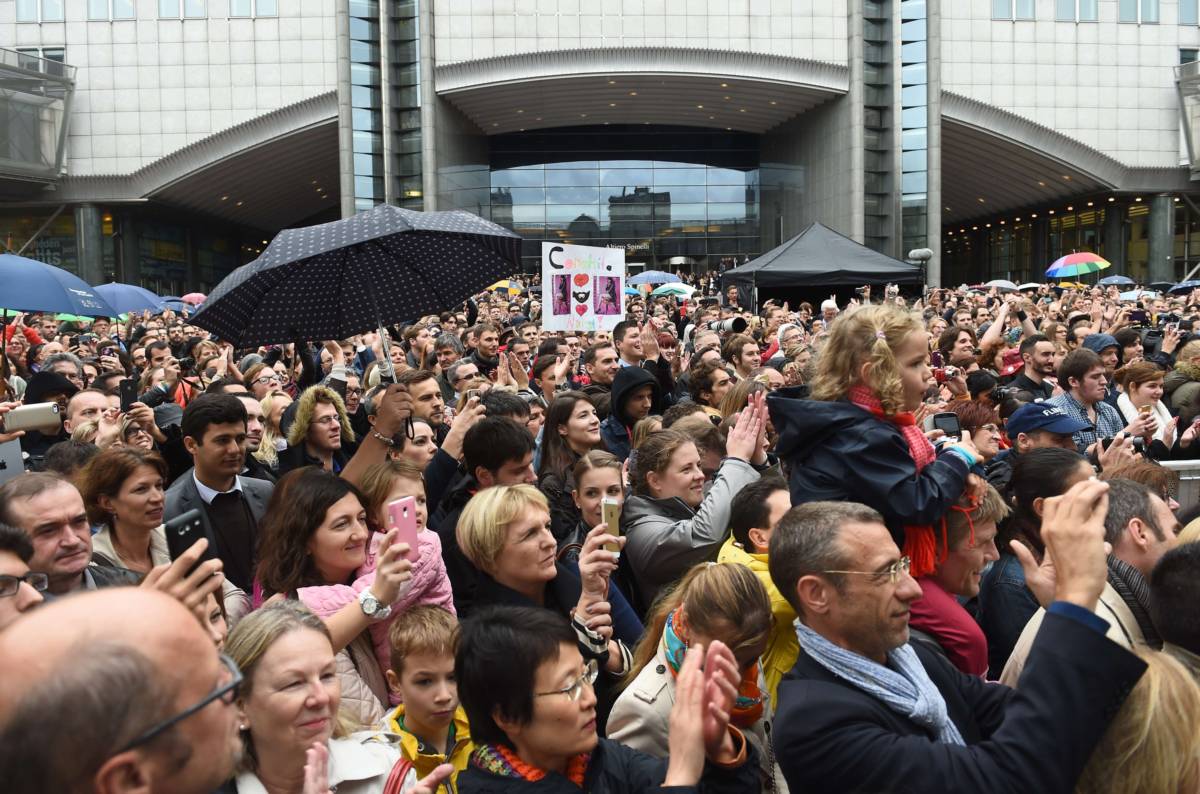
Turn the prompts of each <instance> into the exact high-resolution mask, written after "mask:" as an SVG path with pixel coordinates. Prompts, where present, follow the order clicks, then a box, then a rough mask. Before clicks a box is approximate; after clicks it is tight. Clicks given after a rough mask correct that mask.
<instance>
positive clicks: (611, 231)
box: [481, 125, 761, 270]
mask: <svg viewBox="0 0 1200 794" xmlns="http://www.w3.org/2000/svg"><path fill="white" fill-rule="evenodd" d="M490 143H491V185H490V206H489V207H488V208H481V209H486V210H487V211H488V212H490V217H491V219H492V220H493V221H495V222H496V223H499V224H501V225H503V226H507V227H508V228H511V229H513V230H514V231H516V232H517V233H518V234H520V235H521V236H522V237H524V238H525V240H526V243H525V245H524V247H523V256H524V258H525V266H526V269H527V270H533V269H535V268H536V267H537V263H538V260H539V257H540V256H541V242H542V241H543V240H550V241H555V242H567V243H574V244H577V245H595V246H613V247H621V248H624V249H625V251H626V261H627V262H638V263H643V264H644V265H645V266H646V267H656V268H663V267H670V268H671V269H676V268H679V267H682V268H683V269H685V270H687V269H689V268H690V267H692V266H694V267H695V268H696V269H697V270H703V269H705V268H714V269H715V268H716V267H717V266H718V265H719V264H721V261H722V260H725V264H726V265H728V264H732V263H734V262H735V261H736V262H741V261H743V260H744V259H745V258H746V257H754V256H755V255H757V254H758V253H759V252H760V247H761V240H760V230H759V141H758V136H756V135H750V134H745V133H737V132H730V131H716V130H704V129H695V128H686V127H677V128H676V127H651V126H626V127H620V126H617V125H611V126H604V127H591V128H589V127H571V128H563V129H551V130H538V131H536V132H521V133H512V134H508V135H497V136H494V137H492V138H491V139H490ZM481 214H482V213H481ZM680 257H683V258H686V260H684V259H676V258H680ZM673 259H675V260H676V261H674V262H673V261H672V260H673Z"/></svg>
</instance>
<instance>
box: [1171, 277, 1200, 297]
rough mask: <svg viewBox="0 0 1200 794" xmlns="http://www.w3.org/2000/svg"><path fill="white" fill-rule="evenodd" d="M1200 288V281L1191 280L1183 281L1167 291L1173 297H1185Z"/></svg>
mask: <svg viewBox="0 0 1200 794" xmlns="http://www.w3.org/2000/svg"><path fill="white" fill-rule="evenodd" d="M1198 287H1200V279H1190V280H1189V281H1181V282H1179V283H1178V284H1176V285H1175V286H1173V287H1171V289H1169V290H1167V291H1168V292H1170V293H1171V294H1172V295H1184V294H1186V293H1189V292H1191V291H1192V290H1194V289H1196V288H1198Z"/></svg>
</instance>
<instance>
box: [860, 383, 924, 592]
mask: <svg viewBox="0 0 1200 794" xmlns="http://www.w3.org/2000/svg"><path fill="white" fill-rule="evenodd" d="M847 396H848V397H849V398H850V402H852V403H854V404H855V405H857V406H858V407H859V408H862V409H863V410H864V411H869V412H870V413H871V414H872V415H873V416H874V417H875V418H876V419H879V420H880V421H883V422H890V423H892V424H893V425H895V426H896V428H897V429H899V430H900V433H901V435H903V436H904V440H905V441H906V442H908V454H909V456H910V457H911V458H912V460H913V463H914V464H915V465H916V467H917V473H918V474H920V473H921V470H922V469H924V468H925V467H926V466H928V465H929V464H930V463H933V461H934V460H936V459H937V454H936V453H935V452H934V450H933V444H931V443H929V439H928V438H926V437H925V433H924V432H923V431H922V430H921V428H919V427H917V419H916V417H915V416H913V415H912V414H911V413H907V412H904V413H896V414H892V415H891V416H888V415H887V414H885V413H884V412H883V403H882V402H880V400H879V397H878V396H877V395H876V394H875V392H873V391H871V390H870V389H868V388H867V387H865V386H851V387H850V393H849V394H848V395H847ZM904 553H905V554H906V555H907V556H908V558H909V559H910V560H912V575H913V578H916V577H919V576H925V575H927V574H930V573H933V568H934V564H935V562H936V560H937V540H936V538H935V537H934V533H933V527H931V526H929V525H928V524H924V525H910V524H906V525H905V526H904Z"/></svg>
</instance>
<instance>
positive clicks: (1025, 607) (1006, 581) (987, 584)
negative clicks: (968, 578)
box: [979, 552, 1038, 681]
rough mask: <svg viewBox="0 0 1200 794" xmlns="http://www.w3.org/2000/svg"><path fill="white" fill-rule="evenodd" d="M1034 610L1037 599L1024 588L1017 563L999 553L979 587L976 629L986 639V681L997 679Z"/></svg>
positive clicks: (1023, 574) (1022, 576) (1023, 578)
mask: <svg viewBox="0 0 1200 794" xmlns="http://www.w3.org/2000/svg"><path fill="white" fill-rule="evenodd" d="M1037 609H1038V602H1037V599H1036V598H1034V597H1033V593H1031V592H1030V591H1029V588H1028V587H1026V586H1025V571H1023V570H1022V569H1021V562H1020V560H1018V559H1017V558H1016V556H1015V555H1013V554H1011V553H1009V552H1001V554H1000V559H998V560H996V562H994V563H992V565H991V567H990V568H988V570H987V571H986V572H985V573H984V575H983V580H982V581H981V582H980V585H979V625H980V627H981V628H982V629H983V633H984V634H985V635H986V636H987V643H988V678H989V679H991V680H993V681H994V680H996V679H997V678H999V677H1000V672H1001V671H1002V670H1003V669H1004V664H1005V663H1006V662H1007V661H1008V657H1009V656H1010V655H1011V654H1012V650H1013V648H1014V647H1015V646H1016V644H1017V638H1018V637H1020V636H1021V631H1022V630H1024V628H1025V624H1026V623H1028V622H1029V619H1030V618H1031V617H1033V613H1034V612H1037Z"/></svg>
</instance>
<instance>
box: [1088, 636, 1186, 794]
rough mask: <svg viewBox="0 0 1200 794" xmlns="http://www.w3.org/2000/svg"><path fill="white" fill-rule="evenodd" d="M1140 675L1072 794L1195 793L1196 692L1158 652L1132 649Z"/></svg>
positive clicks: (1179, 666) (1179, 670) (1172, 662)
mask: <svg viewBox="0 0 1200 794" xmlns="http://www.w3.org/2000/svg"><path fill="white" fill-rule="evenodd" d="M1134 652H1135V653H1136V654H1137V655H1138V656H1140V657H1141V658H1142V660H1143V661H1144V662H1146V665H1147V667H1146V672H1145V674H1144V675H1143V676H1142V678H1141V680H1140V681H1138V683H1137V685H1136V686H1135V687H1134V688H1133V691H1132V692H1130V694H1129V697H1128V698H1127V699H1126V700H1125V703H1124V704H1123V705H1122V706H1121V710H1120V711H1119V712H1117V717H1116V719H1114V720H1113V722H1112V724H1110V725H1109V726H1108V730H1107V731H1106V732H1105V734H1104V738H1103V739H1101V740H1100V744H1098V745H1096V749H1095V750H1094V751H1093V752H1092V757H1091V760H1090V761H1088V765H1087V767H1086V768H1084V770H1083V775H1082V776H1080V778H1079V783H1078V785H1077V786H1076V787H1075V791H1076V794H1108V792H1117V791H1120V792H1126V793H1127V794H1182V793H1183V792H1195V791H1200V688H1198V687H1197V684H1196V679H1195V678H1194V677H1193V676H1192V674H1191V672H1189V671H1188V669H1187V668H1186V667H1184V666H1183V664H1181V663H1180V662H1178V661H1176V660H1175V659H1174V658H1172V657H1171V656H1169V655H1167V654H1165V653H1163V652H1162V651H1154V650H1150V649H1149V648H1145V647H1143V648H1138V649H1136V650H1135V651H1134Z"/></svg>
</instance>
